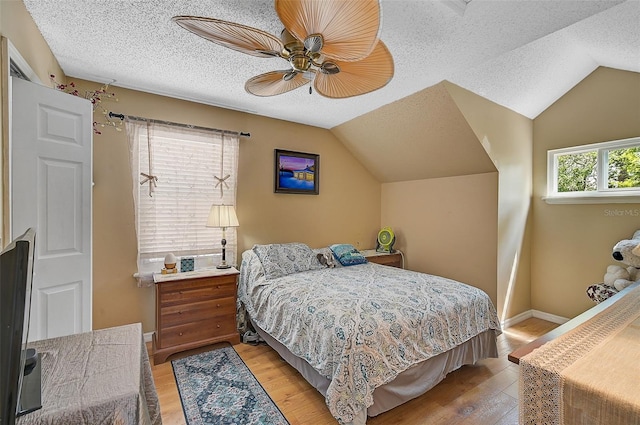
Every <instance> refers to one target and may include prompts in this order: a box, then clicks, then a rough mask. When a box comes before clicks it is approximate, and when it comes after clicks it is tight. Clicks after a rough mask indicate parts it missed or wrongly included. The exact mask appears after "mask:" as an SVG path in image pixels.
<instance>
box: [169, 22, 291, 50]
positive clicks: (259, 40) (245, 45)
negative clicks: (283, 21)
mask: <svg viewBox="0 0 640 425" xmlns="http://www.w3.org/2000/svg"><path fill="white" fill-rule="evenodd" d="M171 20H172V21H173V22H175V23H176V24H178V25H180V26H181V27H182V28H184V29H186V30H188V31H191V32H192V33H194V34H196V35H199V36H200V37H202V38H205V39H207V40H209V41H212V42H214V43H216V44H219V45H221V46H224V47H228V48H229V49H233V50H237V51H239V52H242V53H246V54H248V55H252V56H257V57H261V58H270V57H274V56H281V53H282V51H283V49H284V45H283V44H282V42H281V41H280V39H279V38H278V37H276V36H274V35H271V34H269V33H267V32H265V31H262V30H259V29H256V28H251V27H247V26H245V25H240V24H236V23H233V22H227V21H221V20H219V19H214V18H203V17H198V16H174V17H173V18H171Z"/></svg>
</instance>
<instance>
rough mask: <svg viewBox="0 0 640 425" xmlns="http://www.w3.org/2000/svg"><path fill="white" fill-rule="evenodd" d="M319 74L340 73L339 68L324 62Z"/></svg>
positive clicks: (331, 63)
mask: <svg viewBox="0 0 640 425" xmlns="http://www.w3.org/2000/svg"><path fill="white" fill-rule="evenodd" d="M320 72H322V73H323V74H328V75H331V74H337V73H338V72H340V67H339V66H338V65H337V64H335V63H333V62H324V63H323V64H322V66H320Z"/></svg>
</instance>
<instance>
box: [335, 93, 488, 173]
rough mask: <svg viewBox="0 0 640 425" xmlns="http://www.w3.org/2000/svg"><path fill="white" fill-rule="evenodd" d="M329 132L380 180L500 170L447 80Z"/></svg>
mask: <svg viewBox="0 0 640 425" xmlns="http://www.w3.org/2000/svg"><path fill="white" fill-rule="evenodd" d="M331 132H332V133H333V134H334V135H336V137H338V139H340V141H341V142H342V143H344V145H345V146H346V147H347V149H349V151H351V152H352V153H353V154H354V156H355V157H356V158H358V159H359V160H360V162H361V163H362V164H363V165H364V166H365V167H366V168H367V169H368V170H369V172H371V173H372V174H373V175H374V176H375V177H376V178H377V179H378V180H379V181H380V182H381V183H392V182H399V181H410V180H422V179H431V178H439V177H452V176H465V175H472V174H483V173H488V172H495V171H496V168H495V166H494V165H493V162H492V161H491V159H490V158H489V156H488V155H487V154H486V152H485V151H484V149H483V147H482V144H481V143H480V142H479V141H478V138H477V137H476V135H475V134H474V132H473V131H472V129H471V128H470V127H469V124H468V123H467V120H466V119H465V118H464V116H463V115H462V113H461V112H460V110H459V109H458V106H457V105H456V103H455V101H454V100H453V99H452V97H451V95H450V94H449V92H448V90H447V88H446V86H445V84H444V83H439V84H436V85H435V86H432V87H429V88H427V89H424V90H422V91H420V92H418V93H415V94H413V95H411V96H407V97H406V98H403V99H401V100H398V101H396V102H393V103H390V104H388V105H385V106H383V107H381V108H379V109H376V110H375V111H372V112H370V113H367V114H365V115H362V116H360V117H357V118H354V119H353V120H351V121H348V122H346V123H344V124H341V125H339V126H336V127H334V128H332V129H331Z"/></svg>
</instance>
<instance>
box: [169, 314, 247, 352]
mask: <svg viewBox="0 0 640 425" xmlns="http://www.w3.org/2000/svg"><path fill="white" fill-rule="evenodd" d="M233 333H237V329H236V315H235V313H234V314H229V315H226V316H219V317H214V318H211V319H207V320H202V321H199V322H191V323H185V324H183V325H178V326H172V327H167V328H165V329H162V330H160V331H159V334H160V335H159V338H158V340H159V348H164V347H172V346H179V345H184V344H189V343H192V342H199V341H204V340H207V339H213V338H218V337H220V336H222V335H230V334H233Z"/></svg>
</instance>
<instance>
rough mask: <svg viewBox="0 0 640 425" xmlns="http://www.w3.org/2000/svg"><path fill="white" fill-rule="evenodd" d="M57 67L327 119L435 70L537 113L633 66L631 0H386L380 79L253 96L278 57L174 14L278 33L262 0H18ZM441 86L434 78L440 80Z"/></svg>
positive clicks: (635, 35)
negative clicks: (334, 89) (598, 72)
mask: <svg viewBox="0 0 640 425" xmlns="http://www.w3.org/2000/svg"><path fill="white" fill-rule="evenodd" d="M24 3H25V5H26V7H27V9H28V11H29V12H30V14H31V15H32V17H33V19H34V21H35V23H36V25H37V26H38V28H39V29H40V31H41V33H42V34H43V36H44V38H45V40H46V41H47V43H48V44H49V46H50V48H51V50H52V52H53V54H54V55H55V56H56V58H57V59H58V62H59V63H60V65H61V67H62V69H63V70H64V72H65V74H66V75H67V76H68V77H71V78H74V77H75V78H82V79H86V80H91V81H97V82H110V81H114V80H115V83H114V85H115V86H121V87H126V88H134V89H137V90H142V91H147V92H151V93H156V94H163V95H167V96H172V97H177V98H181V99H187V100H192V101H195V102H200V103H204V104H209V105H216V106H221V107H225V108H230V109H235V110H240V111H246V112H250V113H254V114H258V115H264V116H268V117H273V118H278V119H283V120H288V121H293V122H299V123H303V124H309V125H314V126H318V127H323V128H334V127H336V126H338V125H340V124H343V123H345V122H348V121H349V120H352V119H353V118H355V117H358V116H361V115H364V114H367V113H369V112H371V111H374V110H376V109H378V108H380V107H382V106H384V105H387V104H390V103H392V102H394V101H397V100H399V99H401V98H404V97H406V96H409V95H411V94H413V93H417V92H420V91H421V90H424V89H425V88H428V87H432V86H435V85H437V84H438V83H440V82H441V81H443V80H447V81H450V82H453V83H455V84H457V85H459V86H461V87H463V88H465V89H467V90H470V91H472V92H474V93H476V94H478V95H480V96H483V97H485V98H487V99H489V100H491V101H493V102H495V103H497V104H499V105H502V106H505V107H507V108H509V109H512V110H513V111H516V112H518V113H520V114H522V115H524V116H526V117H529V118H534V117H536V116H537V115H538V114H539V113H540V112H542V111H543V110H544V109H546V108H547V107H548V106H549V105H550V104H552V103H553V102H554V101H556V100H557V99H558V98H560V97H561V96H562V95H563V94H564V93H566V92H567V91H568V90H569V89H571V88H572V87H573V86H575V85H576V84H577V83H578V82H579V81H581V80H582V79H583V78H584V77H585V76H587V75H588V74H589V73H591V72H592V71H593V70H594V69H596V68H597V67H598V66H606V67H611V68H617V69H623V70H629V71H635V72H640V25H638V22H640V2H639V1H637V0H628V1H622V0H591V1H584V0H577V1H572V0H563V1H539V0H499V1H498V0H472V1H471V0H443V1H425V0H420V1H407V0H383V1H382V2H381V4H382V11H383V20H382V28H381V32H380V38H381V39H382V40H383V41H384V42H385V43H386V45H387V46H388V48H389V50H390V51H391V54H392V55H393V58H394V63H395V76H394V78H393V79H392V80H391V82H390V83H389V84H388V85H386V86H385V87H384V88H382V89H380V90H378V91H375V92H372V93H369V94H366V95H362V96H358V97H353V98H348V99H341V100H332V99H327V98H323V97H321V96H320V95H318V94H316V93H314V94H311V95H310V94H309V92H308V91H307V90H306V88H300V89H297V90H295V91H292V92H289V93H286V94H283V95H279V96H274V97H266V98H261V97H256V96H253V95H250V94H248V93H247V92H245V90H244V83H245V81H246V80H247V79H249V78H251V77H253V76H255V75H258V74H260V73H264V72H268V71H271V70H276V69H283V68H286V66H287V64H286V63H285V62H284V61H283V60H282V59H279V58H273V59H261V58H256V57H252V56H248V55H245V54H242V53H239V52H236V51H233V50H230V49H226V48H224V47H220V46H218V45H215V44H213V43H211V42H208V41H206V40H204V39H201V38H199V37H197V36H195V35H193V34H191V33H189V32H187V31H185V30H184V29H182V28H180V27H178V26H177V25H176V24H175V23H173V22H172V21H171V17H172V16H175V15H195V16H206V17H215V18H219V19H223V20H228V21H232V22H236V23H241V24H244V25H248V26H251V27H255V28H259V29H262V30H265V31H267V32H269V33H271V34H274V35H278V34H279V33H280V31H281V29H282V25H281V23H280V21H279V20H278V17H277V15H276V13H275V11H274V7H273V1H270V0H252V1H244V0H243V1H238V0H200V1H197V2H196V1H193V2H183V1H175V0H145V1H126V0H108V1H107V0H65V1H57V0H24ZM436 91H437V90H436Z"/></svg>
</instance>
